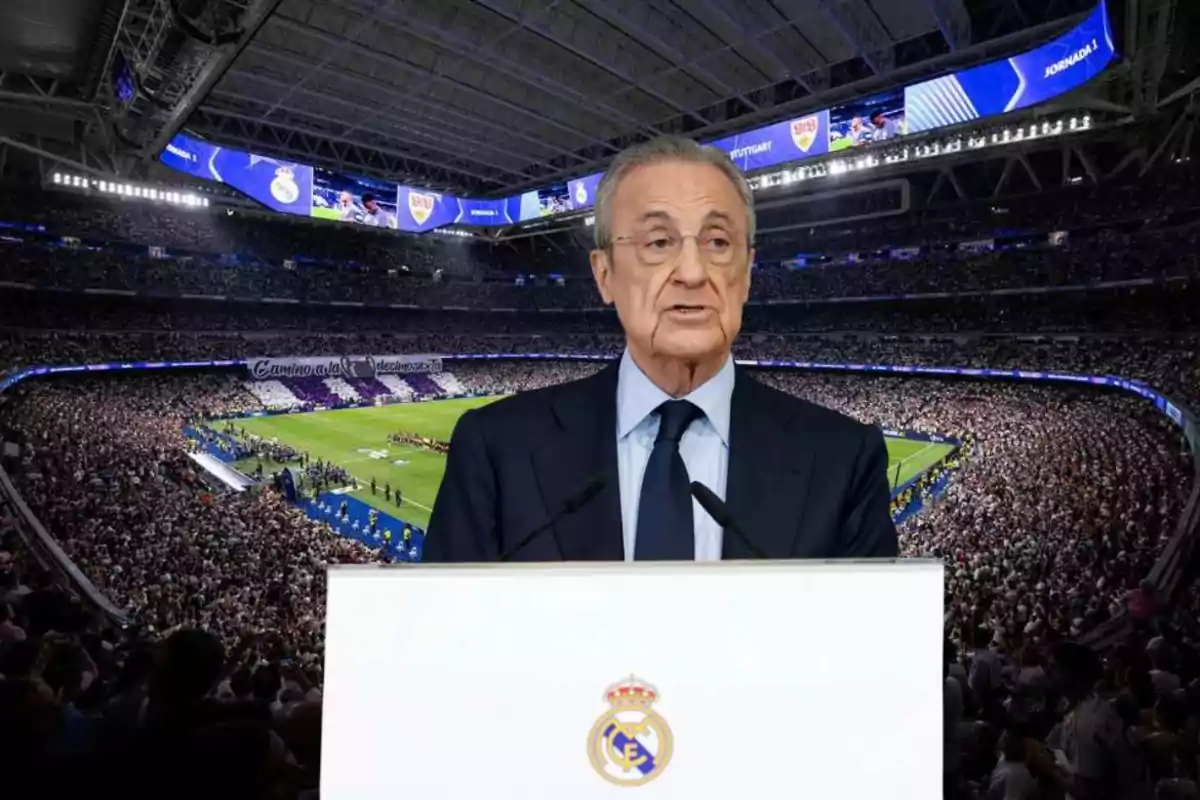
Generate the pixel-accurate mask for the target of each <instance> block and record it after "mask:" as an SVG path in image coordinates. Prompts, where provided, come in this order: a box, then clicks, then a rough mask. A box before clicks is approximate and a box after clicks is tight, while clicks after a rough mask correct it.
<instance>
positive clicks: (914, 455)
mask: <svg viewBox="0 0 1200 800" xmlns="http://www.w3.org/2000/svg"><path fill="white" fill-rule="evenodd" d="M936 445H937V442H930V443H929V444H927V445H925V446H924V447H922V448H921V449H920V450H918V451H917V452H915V453H913V454H912V455H911V456H909V457H908V458H902V459H900V466H904V465H905V464H907V463H908V462H909V461H912V460H913V459H914V458H916V457H917V456H919V455H921V454H922V453H924V452H925V451H926V450H928V449H929V448H931V447H934V446H936Z"/></svg>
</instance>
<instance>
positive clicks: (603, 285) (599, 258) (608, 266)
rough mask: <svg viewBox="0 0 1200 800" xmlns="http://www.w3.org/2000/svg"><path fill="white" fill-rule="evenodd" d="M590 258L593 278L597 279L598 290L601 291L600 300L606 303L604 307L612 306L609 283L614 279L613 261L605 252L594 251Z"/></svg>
mask: <svg viewBox="0 0 1200 800" xmlns="http://www.w3.org/2000/svg"><path fill="white" fill-rule="evenodd" d="M590 258H591V262H592V277H593V278H595V279H596V288H597V289H598V290H600V299H601V300H603V301H604V305H606V306H611V305H612V303H613V296H612V291H611V290H610V289H609V286H608V281H609V278H610V277H612V261H610V260H609V257H608V252H607V251H605V250H593V251H592V253H591V257H590Z"/></svg>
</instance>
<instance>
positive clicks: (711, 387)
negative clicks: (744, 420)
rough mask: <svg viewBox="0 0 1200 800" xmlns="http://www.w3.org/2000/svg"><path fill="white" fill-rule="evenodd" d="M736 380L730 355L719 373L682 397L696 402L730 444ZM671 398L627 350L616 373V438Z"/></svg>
mask: <svg viewBox="0 0 1200 800" xmlns="http://www.w3.org/2000/svg"><path fill="white" fill-rule="evenodd" d="M733 383H734V373H733V356H732V355H731V356H729V358H728V359H726V361H725V366H723V367H721V369H720V370H718V372H717V374H716V375H714V376H712V377H711V378H710V379H708V380H707V381H706V382H705V383H704V384H702V385H700V386H697V387H696V388H695V389H693V390H692V392H691V394H688V395H687V396H685V397H682V398H680V399H681V400H687V401H689V402H692V403H695V404H696V406H697V407H698V408H699V409H700V410H701V411H703V412H704V416H705V417H706V418H707V419H708V422H709V424H710V425H712V427H713V430H715V431H716V432H717V435H718V436H720V437H721V442H722V443H723V444H725V445H726V446H728V445H729V413H730V407H731V404H732V400H733ZM671 399H672V398H671V396H670V395H669V394H667V393H666V392H664V391H663V390H662V389H660V388H658V386H656V385H655V384H654V382H653V381H651V380H650V379H649V378H648V377H646V373H644V372H642V369H641V367H639V366H638V365H637V364H635V363H634V361H633V357H632V356H630V355H629V350H628V349H627V350H626V351H625V353H624V354H623V355H622V356H621V366H620V370H619V371H618V373H617V438H618V439H624V438H625V437H626V436H628V435H629V434H630V433H631V432H632V431H633V429H634V428H636V427H637V426H638V425H640V424H642V422H643V421H644V420H645V419H646V417H648V416H650V414H651V413H652V412H653V411H654V410H655V409H656V408H658V407H659V406H660V405H662V404H663V403H665V402H666V401H668V400H671Z"/></svg>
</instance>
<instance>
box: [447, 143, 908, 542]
mask: <svg viewBox="0 0 1200 800" xmlns="http://www.w3.org/2000/svg"><path fill="white" fill-rule="evenodd" d="M754 228H755V218H754V207H753V196H752V194H751V192H750V187H749V186H748V185H747V183H746V180H745V178H744V177H743V176H742V174H741V172H740V171H738V169H737V167H736V166H734V165H733V163H732V162H731V161H730V160H729V157H728V156H727V155H726V154H725V153H724V152H723V151H721V150H719V149H716V148H712V147H702V146H700V145H698V144H697V143H696V142H694V141H692V140H690V139H683V138H679V137H664V138H661V139H656V140H654V141H651V142H648V143H645V144H641V145H636V146H634V147H632V148H630V149H628V150H626V151H624V152H623V153H621V154H620V155H618V156H617V158H616V159H615V161H614V162H613V164H612V166H610V167H609V169H608V172H607V173H606V174H605V176H604V179H603V180H602V181H601V183H600V186H599V188H598V190H597V193H596V224H595V242H596V248H595V250H593V251H592V254H591V265H592V272H593V275H594V277H595V279H596V285H597V287H598V288H599V290H600V295H601V297H602V298H603V299H604V302H605V303H606V304H612V305H615V306H616V310H617V315H618V317H619V318H620V320H621V324H622V327H623V328H624V329H625V334H626V349H625V353H624V355H623V356H622V357H621V360H620V361H619V362H618V363H616V364H613V365H611V366H609V367H607V368H605V369H602V370H601V371H600V372H599V373H597V374H596V375H594V376H592V377H589V378H585V379H583V380H579V381H573V382H570V383H566V384H562V385H559V386H553V387H550V388H546V389H541V390H538V391H533V392H527V393H523V394H518V395H516V396H513V397H510V398H507V399H505V400H500V401H498V402H496V403H493V404H491V405H488V406H485V407H483V408H479V409H475V410H472V411H469V412H467V413H466V414H464V415H463V416H462V418H461V419H460V420H459V422H458V425H457V426H456V427H455V430H454V435H453V437H452V439H451V442H450V455H449V459H448V461H447V464H446V475H445V478H444V479H443V481H442V486H441V490H440V491H439V493H438V497H437V501H436V502H435V503H434V509H433V515H432V518H431V520H430V523H429V532H428V535H427V537H426V539H425V547H424V560H425V561H431V562H479V561H495V560H497V559H499V558H500V556H501V554H504V553H507V552H508V551H509V550H511V549H513V548H514V546H516V545H517V544H518V543H519V542H521V540H522V539H523V538H525V536H526V535H527V534H528V533H529V532H531V531H532V530H534V529H535V528H537V527H538V526H539V525H542V524H544V523H545V522H546V521H547V520H549V519H550V517H552V516H553V515H554V514H556V513H557V512H559V511H560V510H561V509H562V508H563V507H564V505H565V504H567V503H568V501H569V500H571V499H572V498H573V497H575V496H577V495H578V494H579V490H580V487H581V486H584V485H586V484H588V482H589V480H591V479H594V478H595V476H598V475H599V476H603V478H602V480H603V482H604V488H603V489H602V490H601V491H600V492H599V494H597V495H596V496H594V497H593V498H591V499H590V500H589V501H588V502H586V503H585V504H584V505H583V506H581V507H579V508H578V509H576V510H575V511H574V512H573V513H569V514H566V515H565V516H563V517H562V518H561V519H560V520H559V521H558V522H556V523H555V524H554V525H553V526H552V527H551V529H550V530H548V531H547V532H546V533H545V534H543V535H539V536H537V537H535V538H534V539H533V540H531V541H529V542H528V543H527V544H526V545H525V546H523V547H521V548H519V549H518V550H517V552H516V553H515V554H514V555H513V557H514V559H516V560H522V561H560V560H566V561H589V560H599V561H621V560H626V561H631V560H639V561H641V560H648V561H650V560H684V559H686V560H691V559H695V560H698V561H714V560H718V559H736V558H749V557H753V556H754V555H755V551H756V550H757V551H759V552H760V553H761V554H762V555H765V556H766V557H768V558H852V557H857V558H867V557H892V556H896V555H897V540H896V531H895V528H894V526H893V525H892V521H891V517H890V514H889V489H888V482H887V476H886V472H887V451H886V448H885V447H884V443H883V436H882V434H881V433H880V431H879V430H878V429H877V428H874V427H870V426H867V425H863V424H860V423H858V422H856V421H854V420H852V419H850V418H848V417H845V416H842V415H841V414H838V413H835V412H833V411H830V410H827V409H824V408H821V407H820V406H816V405H813V404H811V403H807V402H805V401H803V400H800V399H798V398H795V397H792V396H791V395H788V394H785V393H783V392H780V391H777V390H775V389H772V388H769V387H767V386H765V385H763V384H761V383H759V382H758V381H756V380H754V379H753V378H752V377H751V376H750V375H749V374H747V373H746V372H745V371H744V370H741V369H738V368H735V366H734V364H733V358H732V355H731V348H732V346H733V342H734V339H735V337H736V336H737V334H738V331H739V330H740V328H741V322H742V307H743V306H744V305H745V303H746V299H747V297H748V295H749V292H750V264H751V263H752V262H753V259H754V250H753V240H754ZM690 481H699V482H700V483H703V484H704V485H706V486H707V487H708V488H709V489H711V490H712V491H713V492H714V493H715V494H716V495H717V496H719V497H721V498H722V499H723V500H725V502H726V504H727V506H728V509H729V513H730V517H731V518H732V520H733V522H734V523H735V524H736V525H737V527H738V528H740V529H741V530H742V531H743V532H744V533H745V535H746V537H747V538H748V539H750V540H751V542H752V544H751V545H749V546H748V545H747V544H746V542H744V541H742V539H741V538H740V537H738V536H736V535H735V534H733V533H731V532H730V531H725V530H722V528H721V526H720V525H718V524H717V523H716V522H715V521H713V520H712V519H711V518H710V517H709V515H708V514H707V513H706V512H705V511H704V509H703V508H702V507H701V506H700V505H699V504H698V503H696V502H695V501H693V500H692V498H691V496H690V494H689V489H688V486H689V482H690Z"/></svg>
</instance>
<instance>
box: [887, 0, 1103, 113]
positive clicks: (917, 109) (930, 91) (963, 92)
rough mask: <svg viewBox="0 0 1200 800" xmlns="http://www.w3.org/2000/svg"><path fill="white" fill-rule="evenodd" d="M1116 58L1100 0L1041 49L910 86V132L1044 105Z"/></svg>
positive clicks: (907, 106) (906, 92) (906, 101)
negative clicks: (1084, 16)
mask: <svg viewBox="0 0 1200 800" xmlns="http://www.w3.org/2000/svg"><path fill="white" fill-rule="evenodd" d="M1115 57H1116V48H1115V47H1114V46H1113V40H1112V30H1111V29H1110V27H1109V22H1108V9H1107V7H1106V5H1105V0H1101V2H1100V4H1099V5H1097V6H1096V8H1095V9H1094V10H1093V11H1092V13H1091V14H1089V15H1088V16H1087V18H1086V19H1084V21H1083V22H1081V23H1079V24H1078V25H1077V26H1075V27H1074V28H1072V29H1071V30H1069V31H1067V32H1066V33H1064V34H1063V35H1062V36H1060V37H1058V38H1057V39H1055V40H1054V41H1052V42H1048V43H1046V44H1044V45H1042V46H1041V47H1037V48H1035V49H1033V50H1030V51H1028V52H1026V53H1021V54H1019V55H1015V56H1013V57H1012V58H1008V59H1004V60H1001V61H993V62H990V63H988V64H981V65H980V66H978V67H973V68H971V69H968V70H963V71H962V72H957V73H954V74H952V75H944V76H942V77H940V78H934V79H933V80H930V81H925V82H924V83H918V84H915V85H913V86H909V87H908V88H907V89H905V90H904V105H905V110H906V112H907V115H908V128H909V130H910V131H912V132H914V133H915V132H917V131H928V130H932V129H934V128H938V127H941V126H944V125H956V124H958V123H961V122H969V121H971V120H975V119H979V118H981V117H987V116H991V115H994V114H1005V113H1007V112H1009V111H1015V110H1017V109H1021V108H1028V107H1029V106H1033V105H1037V104H1038V103H1043V102H1045V101H1046V100H1049V99H1050V98H1052V97H1055V96H1057V95H1060V94H1062V93H1064V92H1069V91H1071V90H1072V89H1075V88H1076V87H1078V86H1081V85H1083V84H1084V83H1087V82H1088V81H1089V80H1091V79H1092V78H1094V77H1096V76H1097V75H1099V74H1100V73H1101V72H1102V71H1103V70H1104V69H1105V67H1107V66H1108V65H1109V64H1110V63H1111V62H1112V60H1113V58H1115Z"/></svg>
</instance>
